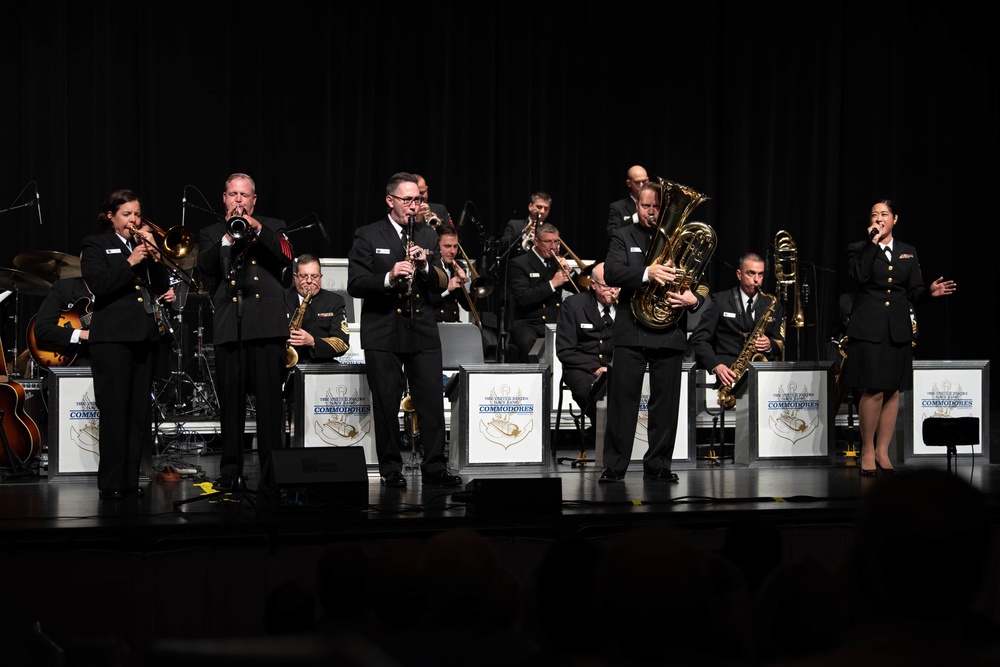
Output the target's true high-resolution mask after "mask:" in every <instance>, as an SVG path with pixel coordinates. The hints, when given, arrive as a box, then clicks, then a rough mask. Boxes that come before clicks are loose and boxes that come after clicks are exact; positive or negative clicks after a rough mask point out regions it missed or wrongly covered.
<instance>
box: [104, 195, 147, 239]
mask: <svg viewBox="0 0 1000 667" xmlns="http://www.w3.org/2000/svg"><path fill="white" fill-rule="evenodd" d="M130 201H139V195H137V194H136V193H135V192H133V191H132V190H115V191H114V192H112V193H111V194H109V195H108V196H107V198H105V200H104V201H103V202H101V210H100V211H98V213H97V227H98V229H100V230H101V231H102V232H106V231H109V230H110V229H111V228H112V226H113V225H112V224H111V220H109V219H108V213H110V214H111V215H114V214H115V213H117V212H118V209H119V208H121V206H122V204H127V203H129V202H130Z"/></svg>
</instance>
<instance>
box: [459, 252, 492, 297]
mask: <svg viewBox="0 0 1000 667" xmlns="http://www.w3.org/2000/svg"><path fill="white" fill-rule="evenodd" d="M458 251H459V252H460V253H462V259H464V260H465V264H466V266H468V267H469V277H470V278H472V284H470V285H469V291H470V292H472V294H473V295H474V296H475V297H476V298H477V299H485V298H486V297H488V296H489V295H490V294H492V293H493V279H492V278H490V277H489V276H480V275H479V274H478V273H476V267H475V266H473V264H472V262H470V261H469V256H468V255H466V254H465V250H464V249H463V248H462V244H461V243H459V244H458Z"/></svg>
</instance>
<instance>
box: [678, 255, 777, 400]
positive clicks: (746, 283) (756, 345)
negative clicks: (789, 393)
mask: <svg viewBox="0 0 1000 667" xmlns="http://www.w3.org/2000/svg"><path fill="white" fill-rule="evenodd" d="M736 279H737V281H738V282H739V284H738V285H737V286H736V287H734V288H732V289H729V290H726V291H724V292H715V293H713V294H712V295H711V297H710V298H709V299H708V302H707V303H706V304H705V307H704V308H703V309H702V313H701V319H699V320H698V324H697V326H696V327H695V329H694V332H693V333H692V334H691V346H692V348H693V350H694V355H695V361H696V363H697V365H698V367H699V368H704V369H705V370H707V371H708V372H709V373H712V374H714V375H715V377H716V380H717V383H718V387H720V388H721V387H730V388H732V387H733V385H734V384H735V383H736V382H737V381H738V380H739V379H740V378H741V376H742V373H737V372H736V371H734V369H733V364H734V363H735V362H736V361H737V360H738V359H739V358H740V356H741V355H742V356H744V357H753V356H754V355H758V354H760V355H763V356H764V357H765V358H767V359H768V360H769V361H774V360H775V359H780V358H781V354H782V353H781V351H782V348H783V346H784V331H783V329H784V326H783V324H784V321H785V319H784V310H783V309H782V305H781V300H780V299H778V300H777V301H776V303H775V304H774V309H773V310H772V311H771V312H770V313H769V314H768V317H767V320H766V321H761V319H762V318H763V316H764V315H765V314H767V311H768V307H769V306H770V305H771V302H772V299H777V297H776V296H774V295H766V294H762V293H761V291H760V287H761V283H762V281H763V279H764V260H763V259H762V258H761V256H760V255H758V254H756V253H753V252H747V253H744V254H743V255H742V256H741V257H740V260H739V264H738V268H737V269H736ZM748 302H749V305H748ZM755 334H756V335H755ZM751 336H752V338H751ZM746 361H749V359H746ZM740 365H741V366H743V368H742V369H741V370H742V371H744V372H745V371H746V365H747V364H746V363H743V364H740ZM738 370H740V369H738Z"/></svg>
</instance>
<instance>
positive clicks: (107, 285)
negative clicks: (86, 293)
mask: <svg viewBox="0 0 1000 667" xmlns="http://www.w3.org/2000/svg"><path fill="white" fill-rule="evenodd" d="M98 227H99V229H100V231H99V232H98V233H97V234H92V235H90V236H87V237H85V238H84V239H83V258H82V260H81V271H82V273H83V277H84V279H85V280H86V281H87V284H88V285H89V286H90V289H91V291H92V292H93V293H94V305H93V308H94V315H93V318H92V319H91V323H90V338H89V344H90V360H91V369H92V371H93V377H94V400H95V401H96V402H97V409H98V410H99V411H100V413H101V417H100V462H99V464H98V468H97V488H98V490H99V491H100V494H101V498H104V499H111V500H118V499H121V498H124V497H125V496H126V495H128V496H134V497H141V496H143V495H144V494H145V492H144V490H143V489H142V488H140V487H139V465H140V463H139V462H140V456H141V454H142V452H143V448H144V447H149V446H151V443H152V431H151V424H152V421H153V420H152V388H153V372H154V370H155V369H156V357H157V351H158V349H159V341H160V337H161V330H160V326H159V323H158V319H157V317H156V315H155V314H154V310H155V309H156V308H158V307H160V306H161V305H162V302H167V303H170V302H172V301H173V300H174V291H173V288H170V287H169V285H168V279H167V271H166V269H165V268H164V267H163V265H162V264H160V263H159V259H160V254H159V252H158V250H157V247H156V242H155V238H154V237H153V236H152V235H151V230H150V228H149V227H148V226H147V227H143V221H142V211H141V208H140V203H139V197H138V196H137V195H136V194H135V193H134V192H132V191H131V190H115V191H114V192H112V193H111V194H110V195H108V197H107V199H105V200H104V202H103V203H102V204H101V208H100V212H99V213H98ZM143 238H145V239H146V241H145V242H144V241H143V240H142V239H143ZM161 295H162V296H161ZM157 297H160V302H159V303H158V302H154V300H155V299H156V298H157Z"/></svg>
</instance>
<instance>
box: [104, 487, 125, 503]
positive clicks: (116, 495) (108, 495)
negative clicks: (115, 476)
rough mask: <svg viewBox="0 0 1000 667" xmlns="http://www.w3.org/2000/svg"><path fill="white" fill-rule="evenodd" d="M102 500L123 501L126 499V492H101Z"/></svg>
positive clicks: (113, 490) (114, 490) (108, 490)
mask: <svg viewBox="0 0 1000 667" xmlns="http://www.w3.org/2000/svg"><path fill="white" fill-rule="evenodd" d="M100 493H101V500H121V499H122V498H124V497H125V492H124V491H119V490H118V489H107V490H105V491H101V492H100Z"/></svg>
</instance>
